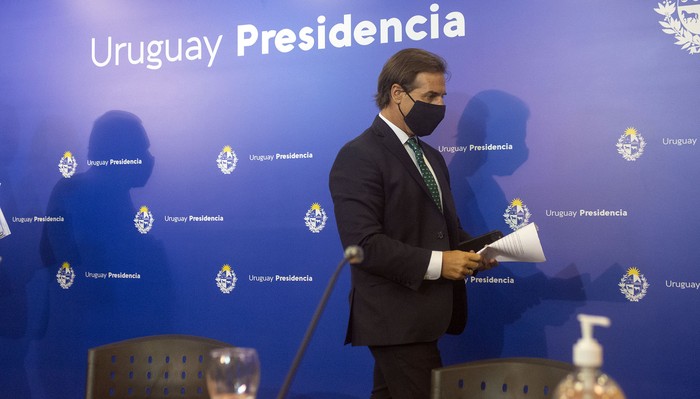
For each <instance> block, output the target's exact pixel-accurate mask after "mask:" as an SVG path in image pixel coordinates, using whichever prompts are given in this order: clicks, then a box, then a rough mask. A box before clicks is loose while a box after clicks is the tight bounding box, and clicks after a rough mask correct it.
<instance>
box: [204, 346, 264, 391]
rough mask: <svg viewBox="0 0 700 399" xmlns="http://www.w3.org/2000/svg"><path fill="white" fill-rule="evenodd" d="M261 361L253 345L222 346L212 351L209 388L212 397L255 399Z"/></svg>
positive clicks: (208, 372) (209, 366) (208, 373)
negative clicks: (242, 346) (248, 346)
mask: <svg viewBox="0 0 700 399" xmlns="http://www.w3.org/2000/svg"><path fill="white" fill-rule="evenodd" d="M259 384H260V361H259V360H258V352H257V351H256V350H255V349H253V348H235V347H234V348H220V349H214V350H213V351H211V353H210V357H209V364H208V366H207V389H208V390H209V396H210V397H211V399H255V395H256V394H257V392H258V385H259Z"/></svg>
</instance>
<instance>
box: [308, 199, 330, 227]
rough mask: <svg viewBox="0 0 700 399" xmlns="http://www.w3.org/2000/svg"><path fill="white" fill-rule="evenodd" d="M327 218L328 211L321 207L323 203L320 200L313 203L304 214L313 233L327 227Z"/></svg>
mask: <svg viewBox="0 0 700 399" xmlns="http://www.w3.org/2000/svg"><path fill="white" fill-rule="evenodd" d="M327 220H328V216H327V215H326V211H324V210H323V208H321V204H319V203H318V202H314V203H313V204H311V208H309V210H308V211H307V212H306V216H304V222H305V223H306V227H308V228H309V230H310V231H311V232H312V233H320V232H321V230H323V228H324V227H326V221H327Z"/></svg>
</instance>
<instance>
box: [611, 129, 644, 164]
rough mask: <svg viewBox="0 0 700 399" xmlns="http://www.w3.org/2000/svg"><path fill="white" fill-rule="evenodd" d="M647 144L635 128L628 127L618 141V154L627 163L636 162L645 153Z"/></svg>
mask: <svg viewBox="0 0 700 399" xmlns="http://www.w3.org/2000/svg"><path fill="white" fill-rule="evenodd" d="M646 146H647V142H646V141H644V137H642V135H641V134H639V132H638V131H637V129H635V128H633V127H628V128H627V129H625V132H624V133H623V134H622V136H620V138H619V139H618V140H617V153H618V154H620V155H622V158H624V159H625V160H627V161H636V160H637V159H638V158H639V157H641V156H642V154H643V153H644V147H646Z"/></svg>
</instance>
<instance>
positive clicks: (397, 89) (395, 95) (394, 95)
mask: <svg viewBox="0 0 700 399" xmlns="http://www.w3.org/2000/svg"><path fill="white" fill-rule="evenodd" d="M405 92H406V91H405V90H404V89H403V87H401V85H400V84H398V83H394V84H393V85H391V101H393V102H394V103H395V104H400V103H401V100H403V94H404V93H405Z"/></svg>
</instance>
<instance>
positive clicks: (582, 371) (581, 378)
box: [552, 314, 625, 399]
mask: <svg viewBox="0 0 700 399" xmlns="http://www.w3.org/2000/svg"><path fill="white" fill-rule="evenodd" d="M578 321H579V322H580V323H581V338H580V339H579V340H578V342H576V344H575V345H574V365H575V366H576V370H575V371H574V372H572V373H570V374H569V375H568V376H566V378H564V379H563V380H562V381H561V382H560V383H559V385H558V386H557V388H556V389H555V390H554V395H553V396H552V398H553V399H625V394H624V393H623V392H622V389H620V387H619V386H618V385H617V383H616V382H615V381H614V380H613V379H612V378H610V377H609V376H607V375H605V374H603V372H602V371H601V369H600V367H601V366H602V365H603V347H602V346H601V345H600V344H599V343H598V341H596V340H595V339H594V338H593V326H602V327H609V326H610V319H608V318H607V317H603V316H591V315H585V314H580V315H578Z"/></svg>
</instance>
